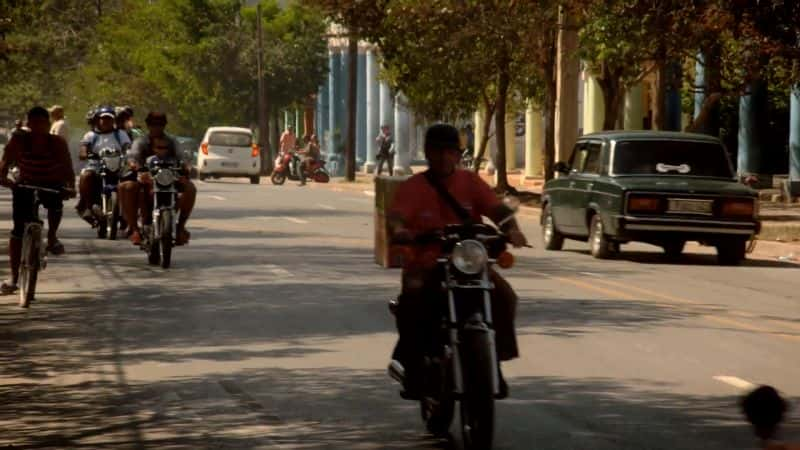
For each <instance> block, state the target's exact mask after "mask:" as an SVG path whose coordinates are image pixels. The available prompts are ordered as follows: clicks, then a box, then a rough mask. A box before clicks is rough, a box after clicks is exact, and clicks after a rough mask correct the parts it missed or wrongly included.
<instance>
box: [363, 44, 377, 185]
mask: <svg viewBox="0 0 800 450" xmlns="http://www.w3.org/2000/svg"><path fill="white" fill-rule="evenodd" d="M366 75H367V124H366V136H367V137H366V139H367V158H366V160H365V161H364V172H365V173H372V171H373V170H374V169H375V155H376V154H377V153H378V149H377V145H376V143H375V137H376V136H377V135H378V130H379V129H380V126H381V125H380V113H381V105H380V86H379V84H378V58H377V55H375V51H373V50H371V49H370V50H367V73H366Z"/></svg>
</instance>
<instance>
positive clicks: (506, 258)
mask: <svg viewBox="0 0 800 450" xmlns="http://www.w3.org/2000/svg"><path fill="white" fill-rule="evenodd" d="M496 261H497V265H498V266H499V267H500V268H502V269H510V268H512V267H514V255H512V254H511V253H510V252H503V253H501V254H500V256H498V257H497V260H496Z"/></svg>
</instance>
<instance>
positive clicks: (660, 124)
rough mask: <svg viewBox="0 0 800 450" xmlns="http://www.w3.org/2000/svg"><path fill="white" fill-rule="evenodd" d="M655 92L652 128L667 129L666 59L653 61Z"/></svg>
mask: <svg viewBox="0 0 800 450" xmlns="http://www.w3.org/2000/svg"><path fill="white" fill-rule="evenodd" d="M655 64H656V65H657V66H656V70H655V78H656V82H655V92H654V95H653V102H654V103H655V104H654V105H653V129H654V130H666V129H667V83H668V75H669V74H668V73H667V71H668V67H667V62H666V61H658V62H656V63H655Z"/></svg>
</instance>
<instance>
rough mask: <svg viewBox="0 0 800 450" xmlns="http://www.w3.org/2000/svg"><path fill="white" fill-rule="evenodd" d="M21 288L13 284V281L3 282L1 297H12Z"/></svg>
mask: <svg viewBox="0 0 800 450" xmlns="http://www.w3.org/2000/svg"><path fill="white" fill-rule="evenodd" d="M17 289H19V287H18V286H17V285H16V284H14V283H12V282H11V280H6V281H3V284H2V285H0V295H11V294H13V293H14V292H17Z"/></svg>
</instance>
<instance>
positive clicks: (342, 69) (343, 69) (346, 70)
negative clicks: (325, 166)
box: [336, 46, 350, 170]
mask: <svg viewBox="0 0 800 450" xmlns="http://www.w3.org/2000/svg"><path fill="white" fill-rule="evenodd" d="M339 58H340V66H339V92H340V93H341V95H340V96H339V102H338V106H337V108H338V111H339V112H338V117H337V118H336V119H337V121H338V125H337V128H339V146H340V147H341V148H342V158H344V142H345V138H346V137H347V117H348V116H347V90H348V85H347V83H348V80H349V79H350V62H349V61H350V56H349V54H348V53H347V47H346V46H345V47H343V48H342V49H341V50H340V51H339ZM340 167H342V170H344V159H342V163H341V164H340Z"/></svg>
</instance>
